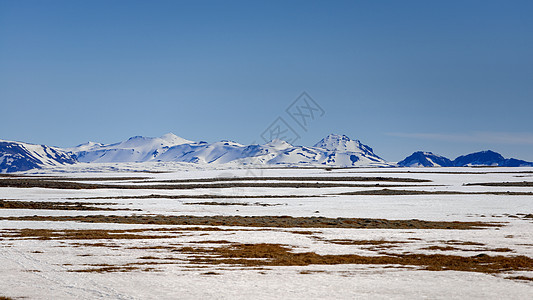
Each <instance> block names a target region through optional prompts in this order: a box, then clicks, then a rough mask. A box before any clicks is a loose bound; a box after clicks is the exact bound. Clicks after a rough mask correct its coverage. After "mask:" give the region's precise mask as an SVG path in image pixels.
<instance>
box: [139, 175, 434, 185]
mask: <svg viewBox="0 0 533 300" xmlns="http://www.w3.org/2000/svg"><path fill="white" fill-rule="evenodd" d="M220 181H232V182H234V181H343V182H344V181H348V182H354V181H358V182H361V181H362V182H416V183H423V182H432V181H431V180H429V179H417V178H393V177H370V176H367V177H361V176H314V177H273V176H271V177H213V178H193V179H171V180H155V181H149V182H157V183H192V182H220ZM144 182H146V181H141V182H138V183H144Z"/></svg>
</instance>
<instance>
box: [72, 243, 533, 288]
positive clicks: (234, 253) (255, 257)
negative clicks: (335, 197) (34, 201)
mask: <svg viewBox="0 0 533 300" xmlns="http://www.w3.org/2000/svg"><path fill="white" fill-rule="evenodd" d="M172 252H174V253H176V252H178V253H182V254H187V255H188V258H180V259H176V258H174V257H155V256H149V257H144V258H143V257H141V258H140V259H141V260H144V259H146V260H150V261H149V262H137V263H130V264H127V265H124V266H104V267H102V268H96V269H95V268H90V269H82V270H74V271H75V272H80V271H82V272H115V271H130V270H136V268H135V267H134V268H132V269H129V268H124V267H131V266H136V265H147V264H149V265H152V266H155V265H158V264H172V263H173V262H172V261H175V262H174V263H178V264H183V263H186V264H191V263H192V264H199V265H211V266H215V265H230V266H231V265H234V266H242V267H273V266H308V265H338V264H363V265H392V266H394V265H395V266H415V267H419V268H421V269H422V270H429V271H448V270H453V271H463V272H481V273H489V274H494V273H503V272H510V271H533V259H532V258H529V257H527V256H490V255H486V254H479V255H475V256H457V255H443V254H429V255H428V254H392V253H387V254H385V255H381V256H361V255H354V254H341V255H320V254H317V253H315V252H293V251H292V249H291V248H290V247H288V246H286V245H280V244H264V243H263V244H239V243H233V244H231V245H227V246H221V247H215V248H206V247H181V248H175V249H173V250H172ZM157 260H164V262H157ZM108 268H109V269H108ZM152 270H153V269H152ZM511 279H522V278H521V277H518V276H517V277H513V278H511ZM525 280H527V279H525Z"/></svg>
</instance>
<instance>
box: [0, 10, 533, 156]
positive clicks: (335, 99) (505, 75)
mask: <svg viewBox="0 0 533 300" xmlns="http://www.w3.org/2000/svg"><path fill="white" fill-rule="evenodd" d="M532 15H533V2H532V1H346V2H344V1H263V2H259V1H213V2H211V1H118V0H115V1H95V0H91V1H75V0H74V1H72V0H69V1H54V0H51V1H29V0H25V1H20V0H11V1H6V0H0V104H1V105H0V116H1V120H2V122H1V124H2V126H0V138H1V139H7V140H19V141H27V142H32V143H41V144H48V145H56V146H63V147H64V146H73V145H77V144H80V143H82V142H86V141H88V140H93V141H99V142H104V143H110V142H116V141H120V140H123V139H126V138H128V137H130V136H133V135H146V136H160V135H163V134H165V133H167V132H173V133H175V134H177V135H179V136H182V137H184V138H187V139H192V140H205V141H209V142H213V141H217V140H221V139H231V140H235V141H237V142H240V143H251V142H253V141H260V134H261V133H262V132H263V131H264V130H265V128H266V127H267V126H269V125H270V124H271V123H272V122H273V121H274V120H275V119H276V118H277V117H278V116H282V117H284V118H287V121H290V118H288V116H287V115H286V113H285V109H286V108H287V106H288V105H290V103H291V102H292V101H293V100H294V99H295V98H296V97H297V96H298V95H299V94H300V93H301V92H303V91H307V92H308V93H309V95H311V96H312V97H313V98H314V99H315V100H316V101H317V102H318V103H319V104H320V106H321V107H322V108H323V109H324V111H325V114H324V116H323V117H321V118H317V119H316V120H314V121H312V122H311V123H310V124H309V127H308V130H307V131H303V130H302V129H298V128H297V127H296V126H294V127H295V130H296V129H298V130H299V131H298V132H299V134H300V135H301V139H300V140H299V141H298V144H302V145H313V144H314V143H315V142H317V141H318V140H320V139H321V138H322V137H323V136H325V135H327V134H329V133H338V134H346V135H348V136H350V137H351V138H354V139H359V140H361V141H362V142H363V143H365V144H368V145H370V146H371V147H373V148H374V150H375V152H376V153H377V154H378V155H381V156H382V157H383V158H385V159H387V160H390V161H397V160H400V159H402V158H404V157H405V156H407V155H409V154H411V152H413V151H416V150H425V151H432V152H434V153H438V154H441V155H445V156H448V157H450V158H454V157H456V156H458V155H460V154H465V153H469V152H474V151H479V150H485V149H492V150H495V151H498V152H500V153H502V154H503V155H504V156H506V157H517V158H521V159H526V160H533V18H532V17H531V16H532ZM291 125H294V124H291Z"/></svg>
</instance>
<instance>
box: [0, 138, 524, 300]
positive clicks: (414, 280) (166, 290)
mask: <svg viewBox="0 0 533 300" xmlns="http://www.w3.org/2000/svg"><path fill="white" fill-rule="evenodd" d="M222 143H225V142H222ZM192 144H194V143H185V144H182V145H181V146H182V147H184V146H185V145H192ZM274 144H275V145H271V146H272V147H274V148H275V147H278V146H279V143H274ZM224 146H226V147H228V148H232V147H234V148H239V147H241V146H240V145H238V144H236V143H231V142H228V145H224ZM329 146H330V145H328V146H327V147H329ZM331 146H333V147H336V146H334V145H331ZM281 147H285V145H283V146H281ZM343 147H344V146H343ZM288 149H290V148H288ZM206 151H208V150H206ZM229 152H231V151H229ZM210 155H213V154H212V153H211V154H209V153H207V152H206V155H205V156H204V157H205V158H206V159H207V158H211V159H214V156H210ZM228 155H229V154H228ZM265 155H266V154H265ZM219 159H227V158H224V157H221V158H219ZM165 168H166V170H167V171H168V172H165V173H154V172H161V171H163V170H165ZM24 174H26V175H34V176H35V175H39V176H40V175H47V176H48V175H50V176H59V177H68V178H72V177H78V178H91V177H93V178H101V177H117V178H119V177H132V179H131V180H129V181H124V180H123V179H117V180H116V181H101V182H99V181H83V180H82V181H80V182H87V183H89V182H90V183H102V184H110V185H112V184H121V185H124V184H132V185H135V184H140V183H138V182H137V181H139V180H138V179H134V178H135V177H147V178H148V179H146V180H143V181H149V182H152V183H151V184H162V183H160V182H164V181H168V180H176V179H180V180H181V179H192V180H198V181H200V180H202V179H207V178H217V179H225V178H235V177H237V178H238V177H247V178H248V179H247V180H246V181H245V182H265V180H263V179H262V178H263V177H276V178H278V177H358V176H359V177H392V178H414V179H426V180H430V182H424V183H410V182H398V183H396V184H398V185H401V186H399V187H389V189H401V190H421V191H460V192H467V193H474V192H505V191H513V192H533V188H532V187H486V186H467V185H465V184H467V183H482V182H523V181H528V182H530V181H533V168H523V167H522V168H467V167H465V168H430V169H419V168H347V169H333V170H325V169H319V168H262V169H255V168H250V169H246V168H242V167H241V168H239V169H227V168H222V167H221V166H220V165H216V164H214V165H207V164H206V165H196V166H195V165H193V164H184V163H164V162H146V163H126V164H116V163H114V164H78V165H72V166H63V167H61V168H54V169H42V170H33V171H28V172H25V173H24ZM254 178H255V179H254ZM71 180H72V179H71ZM281 181H282V180H271V181H270V182H273V183H275V182H281ZM157 182H159V183H157ZM221 182H224V181H223V180H222V181H221ZM227 182H231V181H227ZM327 182H335V181H327ZM353 183H364V184H368V187H331V188H330V187H327V188H326V187H321V188H282V187H275V186H273V187H265V188H260V187H230V188H213V187H209V186H208V185H209V183H205V184H206V186H205V187H204V188H198V189H186V190H167V189H161V190H157V189H131V190H130V189H82V190H60V189H47V188H13V187H3V188H0V199H10V200H19V201H67V202H68V201H88V202H101V203H109V202H113V203H117V204H118V206H119V207H124V208H131V209H140V210H141V211H121V212H119V211H111V212H98V211H52V210H23V209H0V217H9V216H24V215H27V216H33V215H43V216H52V215H75V216H78V215H89V214H99V215H103V214H109V215H121V214H163V215H196V216H210V215H242V216H255V215H265V216H272V215H277V216H279V215H290V216H303V217H309V216H324V217H333V218H335V217H359V218H383V219H405V220H408V219H421V220H428V221H483V222H502V223H503V224H504V225H505V226H503V227H501V228H490V229H478V230H430V229H409V230H407V229H343V228H256V229H257V230H251V231H240V230H239V229H240V228H236V227H223V226H219V227H221V228H224V229H231V230H230V231H191V232H186V233H187V234H183V235H177V236H176V237H175V238H167V239H159V240H115V241H107V242H110V243H112V244H115V245H117V247H115V248H108V247H83V246H81V247H79V246H78V247H74V246H72V243H75V242H81V243H85V242H89V243H92V242H106V241H98V240H82V241H77V240H72V241H61V240H44V241H42V240H31V239H30V240H19V239H5V238H4V239H0V295H4V296H9V297H13V298H16V297H27V298H29V299H176V298H179V299H211V298H215V299H250V298H254V299H280V298H281V299H363V298H365V299H366V298H370V299H531V296H532V295H533V283H532V282H531V281H521V280H511V279H508V278H507V277H510V276H518V275H521V276H526V277H533V272H508V273H503V274H483V273H474V272H459V271H425V270H420V269H418V268H411V267H407V268H401V267H399V266H382V265H309V266H295V267H267V268H261V269H255V268H241V267H235V266H220V265H213V266H210V265H207V266H203V267H198V266H194V265H186V264H181V265H180V264H168V265H157V268H158V271H157V272H143V271H132V272H110V273H77V272H69V271H72V270H76V269H83V268H86V267H87V265H91V264H109V265H121V264H128V263H132V262H136V261H138V260H139V258H140V257H143V256H168V255H170V254H169V253H166V252H160V251H159V252H158V251H150V250H142V249H139V250H131V249H130V248H131V247H136V246H137V247H142V246H150V245H175V244H180V245H185V246H196V245H198V244H196V243H197V242H198V241H220V240H227V241H230V242H236V243H276V244H283V245H289V246H291V247H294V249H295V250H294V251H295V252H308V251H312V252H316V253H317V254H359V255H367V256H373V255H377V252H376V250H372V249H371V248H369V247H364V246H359V245H339V244H333V243H327V242H325V241H327V240H334V239H348V240H390V241H404V242H406V243H405V244H399V246H396V247H393V248H390V249H387V250H386V251H387V252H391V253H398V254H401V253H406V252H410V253H426V254H432V253H439V254H448V255H462V256H474V255H478V254H482V253H483V254H489V255H506V256H507V255H508V256H513V255H525V256H528V257H533V243H532V241H533V222H532V220H531V219H524V218H521V217H519V216H523V215H525V214H531V213H533V201H532V200H533V196H531V195H513V196H508V195H490V194H460V195H442V194H441V195H439V194H430V195H401V196H395V195H391V196H377V195H365V196H347V195H344V196H341V195H336V194H338V193H342V192H348V191H358V190H371V189H381V187H376V186H374V185H375V184H378V183H379V184H384V182H380V181H377V180H376V181H369V182H353ZM142 184H148V183H142ZM169 184H170V183H169ZM151 194H159V195H225V196H228V197H230V198H225V199H162V198H152V199H150V198H149V199H135V198H127V197H128V196H131V197H133V196H141V195H151ZM243 195H264V196H266V195H286V196H287V198H283V197H281V198H254V199H244V198H233V199H232V198H231V197H232V196H235V197H236V196H243ZM293 195H302V196H309V197H303V198H290V196H293ZM314 195H319V196H322V197H311V196H314ZM109 196H125V199H100V200H97V199H94V200H79V199H78V200H76V199H72V198H90V197H109ZM204 201H217V202H241V203H249V204H253V203H255V202H260V203H263V204H272V205H273V206H257V205H248V206H223V205H221V206H212V205H190V204H188V203H195V202H204ZM154 227H155V228H158V227H165V228H170V227H175V228H180V227H181V226H167V225H164V226H158V225H128V224H106V223H101V224H98V223H94V224H93V223H76V222H37V221H7V220H0V233H1V232H2V231H4V230H8V229H16V228H35V229H56V230H60V229H133V228H154ZM183 227H187V226H183ZM244 229H250V228H244ZM263 229H266V230H263ZM296 231H312V232H313V234H312V235H309V234H297V233H295V232H296ZM446 241H463V242H473V243H480V244H483V246H454V247H457V248H461V249H465V250H468V252H466V251H460V250H453V251H430V250H425V249H424V248H427V247H428V246H447V245H449V244H446V243H445V242H446ZM214 246H217V245H214ZM218 246H220V245H218ZM495 248H510V249H512V252H491V250H490V249H495ZM209 274H212V275H209Z"/></svg>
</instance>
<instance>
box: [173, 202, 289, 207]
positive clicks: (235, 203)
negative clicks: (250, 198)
mask: <svg viewBox="0 0 533 300" xmlns="http://www.w3.org/2000/svg"><path fill="white" fill-rule="evenodd" d="M183 204H184V205H215V206H216V205H221V206H225V205H230V206H231V205H237V206H278V205H282V204H275V203H260V202H255V203H250V202H215V201H209V202H186V203H183Z"/></svg>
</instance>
